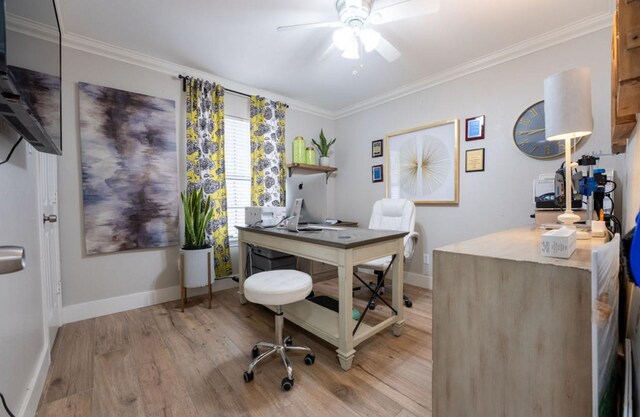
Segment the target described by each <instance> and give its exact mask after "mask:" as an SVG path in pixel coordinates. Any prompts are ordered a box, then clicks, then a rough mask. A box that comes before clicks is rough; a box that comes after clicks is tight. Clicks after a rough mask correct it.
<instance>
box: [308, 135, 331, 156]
mask: <svg viewBox="0 0 640 417" xmlns="http://www.w3.org/2000/svg"><path fill="white" fill-rule="evenodd" d="M311 142H313V144H314V145H315V147H316V148H318V152H320V156H329V150H330V149H331V146H332V145H333V144H334V143H335V142H336V138H333V140H331V141H330V142H329V141H327V138H325V137H324V132H323V131H322V129H320V143H318V142H316V140H315V139H311Z"/></svg>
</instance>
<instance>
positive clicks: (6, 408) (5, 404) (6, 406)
mask: <svg viewBox="0 0 640 417" xmlns="http://www.w3.org/2000/svg"><path fill="white" fill-rule="evenodd" d="M9 155H11V154H9ZM0 399H2V405H3V406H4V409H5V411H6V412H7V414H9V417H16V416H14V415H13V413H12V412H11V410H9V406H8V405H7V402H6V401H5V399H4V395H2V393H1V392H0Z"/></svg>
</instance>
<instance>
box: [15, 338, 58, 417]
mask: <svg viewBox="0 0 640 417" xmlns="http://www.w3.org/2000/svg"><path fill="white" fill-rule="evenodd" d="M49 347H50V346H49V344H48V343H47V344H46V345H45V346H44V348H43V349H42V352H41V353H40V357H39V358H38V362H37V363H38V367H37V369H36V372H35V373H34V375H33V378H32V379H31V382H30V383H29V386H28V387H27V394H26V397H25V399H24V402H23V403H22V407H21V408H20V411H18V414H17V416H18V417H33V416H35V415H36V411H38V403H40V397H41V396H42V391H43V390H44V382H45V380H46V378H47V372H48V371H49V365H51V356H50V355H49Z"/></svg>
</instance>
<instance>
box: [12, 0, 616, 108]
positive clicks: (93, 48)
mask: <svg viewBox="0 0 640 417" xmlns="http://www.w3.org/2000/svg"><path fill="white" fill-rule="evenodd" d="M54 1H56V2H57V0H54ZM611 10H613V9H612V8H611ZM611 10H610V11H607V12H603V13H599V14H596V15H593V16H591V17H589V18H586V19H583V20H580V21H577V22H575V23H572V24H570V25H567V26H564V27H561V28H558V29H555V30H552V31H550V32H547V33H544V34H542V35H539V36H535V37H533V38H530V39H527V40H525V41H523V42H519V43H516V44H514V45H511V46H509V47H507V48H504V49H501V50H498V51H496V52H493V53H491V54H488V55H485V56H483V57H480V58H478V59H474V60H471V61H468V62H466V63H464V64H462V65H458V66H456V67H453V68H450V69H448V70H445V71H442V72H440V73H437V74H434V75H431V76H429V77H425V78H423V79H421V80H418V81H416V82H413V83H410V84H406V85H404V86H401V87H399V88H395V89H393V90H392V91H389V92H387V93H383V94H380V95H378V96H375V97H372V98H369V99H366V100H363V101H360V102H358V103H355V104H352V105H350V106H347V107H344V108H342V109H339V110H337V111H330V110H327V109H324V108H321V107H318V106H314V105H311V104H309V103H306V102H303V101H300V100H295V99H292V98H289V97H286V96H283V95H279V94H276V93H273V92H271V91H268V90H262V89H257V88H253V87H250V86H248V85H245V84H242V83H239V82H236V81H233V80H229V79H225V78H222V77H220V76H218V75H216V74H214V73H210V72H206V71H201V70H198V69H196V68H191V67H188V66H184V65H180V64H177V63H175V62H171V61H168V60H164V59H160V58H156V57H153V56H150V55H145V54H142V53H139V52H136V51H133V50H130V49H126V48H121V47H119V46H115V45H112V44H109V43H106V42H101V41H98V40H95V39H91V38H88V37H85V36H82V35H78V34H75V33H72V32H68V31H66V30H64V25H63V19H62V13H61V9H60V8H59V9H58V19H59V23H60V28H61V32H62V45H63V46H64V47H67V48H71V49H75V50H79V51H83V52H87V53H90V54H94V55H99V56H103V57H105V58H109V59H113V60H116V61H120V62H124V63H127V64H131V65H135V66H139V67H143V68H147V69H149V70H152V71H157V72H161V73H164V74H168V75H172V76H174V78H175V79H176V80H178V74H188V75H192V76H196V77H201V78H206V79H213V80H216V81H217V82H219V83H221V84H223V85H224V86H226V87H227V88H231V89H234V90H241V91H246V92H248V93H249V94H256V95H261V96H267V97H270V98H273V99H274V100H279V101H283V102H286V103H288V104H289V106H290V108H291V109H294V110H298V111H301V112H305V113H308V114H311V115H314V116H319V117H323V118H326V119H330V120H337V119H341V118H344V117H347V116H350V115H353V114H355V113H359V112H361V111H364V110H368V109H371V108H373V107H376V106H380V105H382V104H384V103H388V102H390V101H393V100H397V99H400V98H402V97H406V96H409V95H411V94H415V93H417V92H420V91H423V90H426V89H428V88H431V87H435V86H437V85H440V84H444V83H446V82H449V81H452V80H455V79H458V78H461V77H464V76H467V75H470V74H473V73H475V72H478V71H482V70H484V69H487V68H491V67H493V66H496V65H500V64H503V63H505V62H508V61H511V60H514V59H517V58H520V57H523V56H525V55H529V54H532V53H535V52H538V51H540V50H543V49H546V48H549V47H551V46H554V45H558V44H560V43H563V42H567V41H569V40H572V39H575V38H578V37H581V36H585V35H588V34H590V33H593V32H596V31H598V30H601V29H605V28H609V27H611V25H612V19H613V13H612V11H611ZM7 22H8V27H9V28H10V29H11V30H14V31H16V32H20V33H23V34H26V35H31V36H34V37H37V38H40V39H43V40H45V41H55V40H57V36H58V32H57V31H56V30H55V29H53V28H51V27H49V26H46V25H43V24H41V23H38V22H35V21H32V20H28V19H24V18H21V17H18V16H14V15H7Z"/></svg>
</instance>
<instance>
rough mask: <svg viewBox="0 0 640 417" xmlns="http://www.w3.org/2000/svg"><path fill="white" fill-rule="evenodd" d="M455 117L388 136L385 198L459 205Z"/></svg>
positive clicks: (458, 129)
mask: <svg viewBox="0 0 640 417" xmlns="http://www.w3.org/2000/svg"><path fill="white" fill-rule="evenodd" d="M459 131H460V122H459V121H458V119H453V120H447V121H443V122H437V123H433V124H430V125H426V126H420V127H416V128H413V129H408V130H402V131H399V132H394V133H390V134H388V135H387V146H386V148H387V155H386V161H387V164H386V165H387V169H386V176H387V197H390V198H406V199H408V200H412V201H413V202H414V203H416V204H458V180H459V179H458V176H459V153H458V152H459V151H458V148H459V141H460V136H459Z"/></svg>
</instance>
